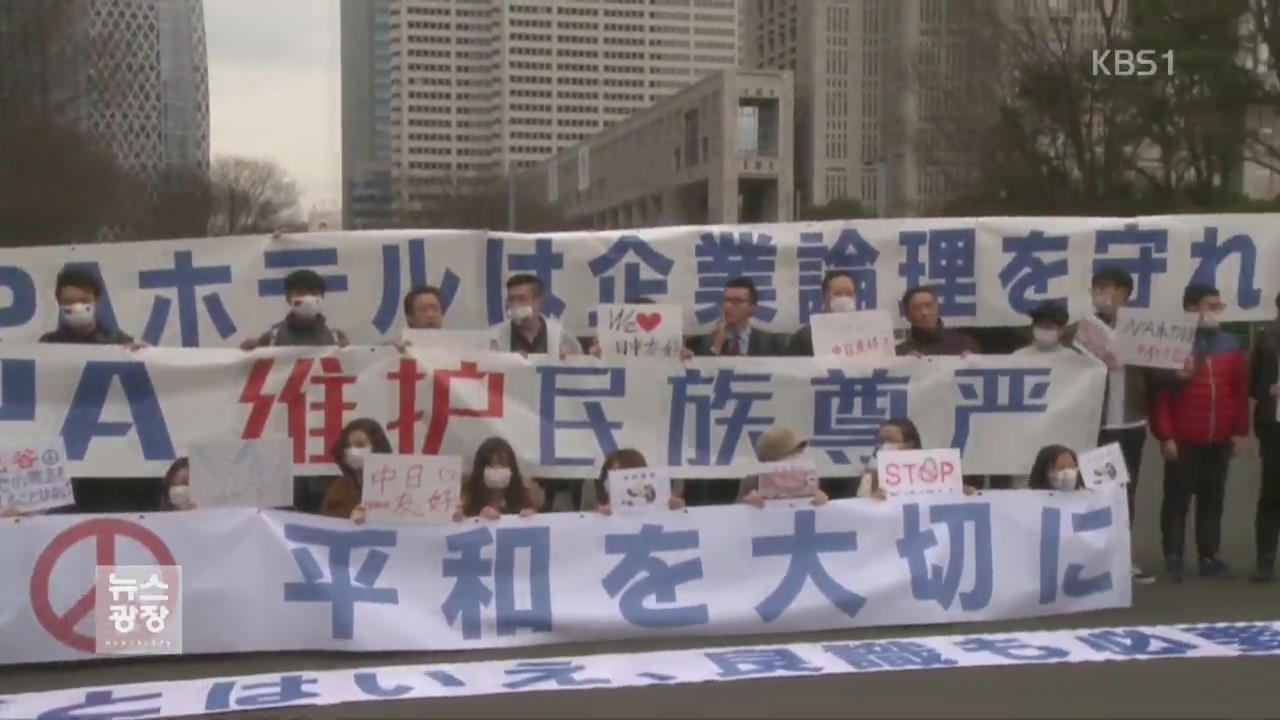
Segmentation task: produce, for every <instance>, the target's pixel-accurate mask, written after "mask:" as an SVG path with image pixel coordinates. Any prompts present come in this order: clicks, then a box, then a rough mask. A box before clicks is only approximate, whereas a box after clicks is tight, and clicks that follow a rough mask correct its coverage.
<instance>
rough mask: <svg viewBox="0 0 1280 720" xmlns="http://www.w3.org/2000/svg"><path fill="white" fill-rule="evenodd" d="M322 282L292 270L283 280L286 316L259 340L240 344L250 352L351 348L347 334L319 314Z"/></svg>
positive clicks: (310, 274) (310, 273)
mask: <svg viewBox="0 0 1280 720" xmlns="http://www.w3.org/2000/svg"><path fill="white" fill-rule="evenodd" d="M324 294H325V282H324V278H323V277H321V276H320V274H319V273H317V272H316V271H314V270H294V271H293V272H291V273H289V274H288V275H286V276H285V278H284V300H285V302H286V303H288V305H289V314H288V315H287V316H285V319H284V320H282V321H280V322H278V323H276V324H275V325H274V326H272V328H271V329H270V330H267V331H266V332H264V333H262V335H260V336H259V337H256V338H249V339H247V340H245V341H244V342H242V343H240V349H241V350H245V351H249V350H253V349H255V348H260V347H295V346H320V345H337V346H338V347H346V346H347V345H349V344H351V343H350V341H349V340H348V339H347V335H346V333H344V332H342V331H341V330H338V329H336V328H331V327H329V321H328V320H327V319H326V318H325V316H324V313H323V312H322V310H323V306H324Z"/></svg>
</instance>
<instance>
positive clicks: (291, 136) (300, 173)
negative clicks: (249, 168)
mask: <svg viewBox="0 0 1280 720" xmlns="http://www.w3.org/2000/svg"><path fill="white" fill-rule="evenodd" d="M204 13H205V31H206V33H207V35H208V45H209V110H210V125H211V133H212V138H211V143H210V144H211V151H212V155H213V157H215V158H216V157H218V156H219V155H245V156H249V157H264V158H271V159H273V160H275V161H276V162H278V163H279V164H280V165H281V166H282V167H284V169H285V170H286V171H287V172H288V173H289V174H290V175H291V176H292V177H293V178H294V180H296V181H297V183H298V189H299V191H300V192H301V193H302V204H303V212H304V214H305V212H306V211H307V210H309V209H310V208H311V207H312V206H314V205H321V204H331V205H334V206H336V205H337V204H338V202H339V200H340V192H339V189H340V185H339V172H340V167H341V165H340V154H341V150H342V134H341V130H342V124H341V116H340V114H339V113H340V100H341V87H342V84H341V82H340V79H339V50H338V48H339V44H338V0H205V2H204Z"/></svg>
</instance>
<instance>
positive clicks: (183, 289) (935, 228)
mask: <svg viewBox="0 0 1280 720" xmlns="http://www.w3.org/2000/svg"><path fill="white" fill-rule="evenodd" d="M1277 234H1280V222H1277V218H1276V217H1274V216H1273V215H1268V214H1249V215H1245V214H1238V215H1176V216H1159V217H1134V218H1067V217H1055V218H1036V217H1020V218H919V219H900V220H857V221H833V222H821V223H785V224H772V225H749V226H748V225H741V226H711V227H696V226H694V227H675V228H646V229H637V230H611V231H597V232H566V233H548V234H542V235H520V234H511V233H496V232H484V231H441V230H428V231H415V230H396V231H364V232H330V233H310V234H304V235H294V236H285V237H282V238H280V239H272V238H270V237H266V236H246V237H237V238H211V239H191V240H173V241H159V242H146V243H137V242H135V243H113V244H91V245H73V246H61V247H34V248H14V249H6V250H5V252H4V257H3V259H0V303H2V304H0V341H3V342H7V343H8V342H34V341H35V340H36V339H37V338H39V337H40V335H41V334H42V333H44V332H46V331H48V330H51V329H53V327H54V324H55V322H56V318H57V307H56V303H55V301H54V292H53V290H54V278H55V276H56V274H57V272H58V271H59V270H60V269H62V268H63V267H64V266H68V265H71V266H82V267H86V268H88V269H90V270H92V271H95V272H97V273H99V274H100V275H101V276H102V278H103V280H104V284H105V287H106V295H105V296H104V297H103V298H102V301H101V302H100V303H99V307H98V312H99V319H100V321H101V322H102V323H103V324H105V325H111V326H119V327H120V328H121V329H123V330H124V331H125V332H128V333H131V334H133V335H135V336H136V337H139V338H141V339H143V340H145V341H146V342H148V343H151V344H153V345H170V346H182V347H194V346H200V347H233V346H235V345H238V344H239V342H240V341H241V340H242V339H244V338H245V337H250V336H257V335H258V334H260V333H262V332H263V331H264V330H266V329H267V328H268V327H269V326H270V325H271V324H273V323H275V322H278V321H279V320H280V319H281V318H282V317H283V316H284V314H285V310H286V307H285V304H284V302H283V299H282V295H283V293H284V284H283V278H284V276H285V275H286V274H287V273H288V272H290V271H291V270H294V269H297V268H301V267H309V268H312V269H314V270H316V271H317V272H319V273H320V274H322V275H323V276H324V277H325V278H326V280H327V282H328V287H329V292H328V296H327V297H326V298H325V306H324V311H325V313H326V315H327V316H328V317H329V319H330V321H331V324H332V325H333V326H334V327H338V328H341V329H342V330H344V331H346V332H347V334H348V335H349V336H350V337H351V339H352V341H353V342H355V343H357V344H373V343H376V342H381V341H382V340H384V339H388V338H391V337H396V336H398V333H399V330H400V328H401V327H402V323H403V318H402V316H401V312H400V304H401V300H402V298H403V296H404V294H405V293H406V292H407V291H408V290H409V288H411V287H413V286H417V285H423V284H432V285H437V286H439V287H440V289H441V291H442V293H441V294H442V301H443V303H444V305H445V307H446V308H447V309H448V314H447V318H446V327H449V328H453V329H460V330H468V329H470V330H478V329H483V328H486V327H488V326H490V325H493V324H496V323H498V322H500V321H501V320H502V318H503V309H504V306H503V301H504V293H505V288H504V281H505V279H506V278H507V277H508V276H509V275H511V274H513V273H531V274H534V275H536V276H538V277H539V278H540V279H541V280H542V282H543V284H544V286H545V287H546V290H547V296H546V303H545V310H546V312H547V313H548V314H550V315H554V316H557V317H560V318H561V319H562V320H563V321H564V323H565V325H566V327H568V329H569V330H570V331H571V332H574V333H576V334H579V335H590V334H594V328H595V326H596V320H597V319H596V318H595V308H596V307H597V306H598V305H601V304H612V303H618V302H623V301H625V300H632V299H638V298H648V299H652V300H654V301H656V302H659V303H669V304H673V305H679V306H682V307H684V308H685V311H684V312H685V317H684V328H685V331H686V332H688V333H695V332H706V331H708V330H709V329H710V328H711V326H712V325H713V324H714V322H715V320H716V317H717V315H718V313H719V303H720V296H721V291H722V289H723V287H724V283H725V281H727V280H729V279H730V278H733V277H737V276H746V277H749V278H751V279H752V280H753V281H755V283H756V286H757V287H758V288H759V289H760V309H759V312H758V314H757V320H758V322H759V323H760V324H761V325H762V326H763V327H765V328H767V329H771V330H779V331H793V330H795V329H796V328H798V327H799V326H800V325H802V324H804V323H806V322H808V318H809V315H810V314H811V313H813V312H815V311H817V310H819V309H820V308H821V305H822V298H821V290H820V287H819V286H820V284H821V281H822V276H823V273H824V272H826V271H827V270H847V271H849V272H850V273H852V274H853V276H854V278H855V281H856V283H857V285H858V304H859V309H863V310H872V309H881V310H888V311H890V312H891V313H892V314H893V315H894V317H895V318H897V322H898V323H899V324H901V322H902V321H901V318H900V317H899V315H900V313H899V312H898V304H899V299H900V297H901V295H902V292H903V291H904V290H905V289H906V288H908V287H915V286H918V285H934V286H935V287H936V288H937V290H938V295H939V300H940V303H939V305H940V307H939V309H940V312H941V315H942V317H943V319H944V320H945V321H946V322H947V323H948V324H949V325H952V326H1001V325H1024V324H1026V323H1027V319H1026V315H1025V313H1026V312H1027V311H1029V310H1030V309H1031V308H1032V307H1034V306H1035V305H1037V304H1038V303H1040V302H1043V301H1045V300H1056V301H1063V302H1066V303H1068V305H1069V307H1070V310H1071V313H1072V316H1073V317H1079V316H1080V315H1083V314H1086V313H1087V312H1089V292H1088V288H1089V278H1090V276H1091V274H1092V273H1093V271H1094V270H1095V269H1096V268H1098V267H1101V266H1103V265H1116V266H1119V267H1121V268H1123V269H1125V270H1127V271H1129V272H1130V273H1132V274H1133V276H1134V280H1135V283H1136V287H1135V288H1134V295H1133V298H1132V301H1131V304H1132V305H1133V306H1134V307H1137V308H1151V307H1159V306H1160V302H1161V301H1162V300H1161V299H1168V301H1169V302H1176V299H1177V298H1180V297H1181V294H1182V289H1183V288H1184V287H1185V286H1186V285H1187V284H1188V283H1189V282H1193V281H1194V282H1202V283H1208V284H1211V285H1216V286H1217V287H1218V288H1220V289H1221V290H1222V293H1223V300H1224V301H1226V304H1227V314H1226V319H1228V320H1263V319H1269V318H1270V317H1271V299H1272V298H1273V297H1274V296H1275V293H1276V291H1277V290H1280V287H1278V286H1277V282H1278V280H1277V278H1280V241H1278V238H1277ZM1153 300H1154V301H1155V304H1153Z"/></svg>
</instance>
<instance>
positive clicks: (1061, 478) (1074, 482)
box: [1027, 445, 1083, 492]
mask: <svg viewBox="0 0 1280 720" xmlns="http://www.w3.org/2000/svg"><path fill="white" fill-rule="evenodd" d="M1027 486H1028V487H1030V488H1031V489H1032V490H1057V491H1059V492H1070V491H1072V490H1079V489H1080V488H1081V487H1083V484H1082V482H1081V479H1080V465H1079V463H1078V462H1077V461H1076V454H1075V451H1073V450H1072V449H1071V448H1069V447H1065V446H1063V445H1048V446H1046V447H1043V448H1040V452H1039V453H1038V454H1037V455H1036V461H1035V462H1034V463H1032V464H1031V475H1030V476H1029V477H1028V478H1027Z"/></svg>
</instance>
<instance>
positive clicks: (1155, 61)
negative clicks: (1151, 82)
mask: <svg viewBox="0 0 1280 720" xmlns="http://www.w3.org/2000/svg"><path fill="white" fill-rule="evenodd" d="M1162 70H1163V71H1164V74H1165V75H1173V51H1172V50H1166V51H1165V52H1163V53H1158V52H1156V51H1155V50H1094V51H1093V74H1094V76H1095V77H1096V76H1099V75H1102V76H1105V77H1151V76H1153V75H1159V74H1160V73H1161V71H1162Z"/></svg>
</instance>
